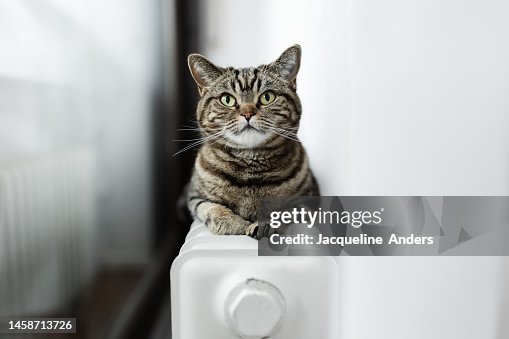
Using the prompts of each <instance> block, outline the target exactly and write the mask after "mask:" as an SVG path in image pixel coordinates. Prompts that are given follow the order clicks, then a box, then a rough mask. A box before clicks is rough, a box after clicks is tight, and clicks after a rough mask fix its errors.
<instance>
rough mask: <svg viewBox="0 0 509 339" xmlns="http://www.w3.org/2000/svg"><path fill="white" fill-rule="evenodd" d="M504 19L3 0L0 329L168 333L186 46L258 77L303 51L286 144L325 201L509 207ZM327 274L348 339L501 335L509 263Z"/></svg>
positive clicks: (428, 4) (417, 263) (493, 0)
mask: <svg viewBox="0 0 509 339" xmlns="http://www.w3.org/2000/svg"><path fill="white" fill-rule="evenodd" d="M508 14H509V4H508V3H507V2H504V1H500V0H488V1H483V2H481V1H475V0H467V1H460V0H448V1H439V0H431V1H417V0H410V1H399V0H383V1H368V0H357V1H348V0H341V1H333V0H321V1H305V0H303V1H291V0H277V1H276V0H272V1H270V0H261V1H253V0H242V1H238V0H186V1H184V0H179V1H177V0H166V1H163V0H123V1H120V0H102V1H98V0H88V1H83V0H72V1H69V0H66V1H64V0H16V1H12V0H0V316H60V317H77V318H78V331H79V334H77V335H73V337H79V338H169V337H171V334H170V327H171V324H170V311H169V282H168V272H169V267H170V264H171V261H172V259H173V258H174V257H175V256H176V255H177V253H178V250H179V248H180V246H181V244H182V242H183V237H184V236H185V234H186V232H187V230H188V228H189V225H183V224H180V223H179V221H178V218H177V217H176V213H175V203H176V200H177V198H178V196H179V194H180V191H181V189H182V187H183V185H184V184H185V183H186V181H187V179H188V177H189V175H190V171H191V166H192V162H193V158H194V154H195V153H194V151H192V150H191V151H187V152H184V153H182V154H179V155H178V156H176V157H172V155H173V154H174V153H175V152H177V151H178V150H179V149H181V148H182V147H184V146H185V145H187V143H185V142H177V141H174V140H179V139H191V138H193V137H195V135H193V134H191V133H188V132H187V131H185V130H182V129H186V128H189V127H193V126H194V125H195V123H194V121H193V120H194V109H195V105H196V100H197V91H196V88H195V85H194V82H193V80H192V78H191V77H190V76H189V74H188V69H187V65H186V57H187V55H188V54H189V53H191V52H200V53H202V54H204V55H206V56H207V57H208V58H209V59H211V60H212V61H214V62H216V63H217V64H218V65H221V66H230V65H235V66H256V65H259V64H261V63H267V62H270V61H272V60H273V59H275V58H276V57H277V56H278V55H279V54H280V53H281V52H282V51H283V50H284V49H285V48H286V47H288V46H290V45H292V44H294V43H299V44H300V45H301V46H302V48H303V60H302V65H301V71H300V73H299V77H298V88H299V94H300V97H301V99H302V103H303V108H304V114H303V118H302V127H301V131H300V132H299V135H300V137H301V139H302V141H303V143H304V145H305V146H306V148H307V150H308V153H309V156H310V159H311V164H312V167H313V168H314V171H315V172H316V174H317V177H318V180H319V182H320V185H321V188H322V193H323V194H324V195H508V194H509V176H508V173H509V133H508V128H509V114H508V113H509V96H508V95H507V93H509V36H508V35H507V31H508V30H509V24H508V23H507V20H506V18H507V15H508ZM338 265H340V268H341V270H342V271H341V272H342V273H343V274H342V276H343V277H344V278H343V280H342V286H341V289H342V291H345V292H344V294H343V295H342V297H343V299H342V301H341V310H342V318H341V319H340V320H338V322H341V323H342V326H341V328H342V329H341V331H342V335H343V336H344V337H345V338H376V337H380V331H382V332H384V331H385V332H386V333H393V337H398V336H397V335H398V333H399V334H400V335H401V336H403V335H404V334H405V333H406V334H408V333H413V332H415V329H416V328H422V330H421V331H420V332H419V333H413V334H412V337H413V338H423V339H424V338H429V337H436V338H479V337H480V338H488V339H491V338H493V339H495V338H496V339H500V338H509V327H508V326H507V323H509V322H507V321H505V320H507V319H508V318H509V301H508V300H509V293H507V291H508V290H509V289H507V284H508V282H509V269H508V268H509V264H508V263H507V260H506V259H505V258H496V257H488V258H447V259H444V258H341V260H338ZM204 288H205V287H204ZM353 296H357V297H353ZM365 322H370V323H371V324H373V325H372V326H365ZM403 325H404V326H403ZM0 336H1V335H0ZM20 337H21V336H19V335H17V336H16V338H20ZM383 337H386V336H383Z"/></svg>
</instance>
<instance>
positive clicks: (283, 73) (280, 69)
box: [269, 45, 302, 83]
mask: <svg viewBox="0 0 509 339" xmlns="http://www.w3.org/2000/svg"><path fill="white" fill-rule="evenodd" d="M301 54H302V49H301V48H300V46H299V45H293V46H291V47H289V48H287V49H286V50H285V51H284V52H283V54H281V55H280V56H279V58H278V59H277V60H276V61H274V62H272V63H271V64H270V65H269V69H270V70H271V71H272V72H274V73H276V74H278V75H279V76H280V77H281V78H283V79H284V80H286V81H288V82H292V83H295V79H296V78H297V73H299V68H300V57H301Z"/></svg>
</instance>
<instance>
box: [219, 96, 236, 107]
mask: <svg viewBox="0 0 509 339" xmlns="http://www.w3.org/2000/svg"><path fill="white" fill-rule="evenodd" d="M221 103H222V104H223V105H225V106H226V107H233V106H234V105H235V98H234V97H233V96H232V95H230V94H223V95H222V96H221Z"/></svg>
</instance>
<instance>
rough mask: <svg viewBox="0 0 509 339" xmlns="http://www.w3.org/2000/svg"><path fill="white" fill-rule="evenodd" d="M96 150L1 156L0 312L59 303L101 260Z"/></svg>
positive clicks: (35, 310) (39, 309)
mask: <svg viewBox="0 0 509 339" xmlns="http://www.w3.org/2000/svg"><path fill="white" fill-rule="evenodd" d="M92 165H93V164H92V156H91V154H90V153H89V152H86V151H75V152H69V153H65V154H59V155H52V156H46V157H40V158H37V159H27V160H22V161H11V162H5V163H0V300H1V302H0V316H2V315H4V316H6V315H9V316H14V315H44V314H48V313H51V312H55V311H58V310H59V309H60V308H61V307H62V306H65V305H66V304H67V303H68V302H69V301H70V300H71V299H72V298H73V297H76V296H77V293H78V292H79V290H80V288H81V287H82V286H83V285H84V284H85V283H87V281H88V280H89V279H90V278H91V276H92V274H93V270H94V266H95V259H94V255H93V254H94V252H93V244H94V241H93V240H94V224H95V216H94V206H93V199H94V190H93V184H94V181H93V175H92V174H93V170H92V169H93V166H92Z"/></svg>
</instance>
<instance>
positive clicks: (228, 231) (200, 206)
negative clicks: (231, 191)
mask: <svg viewBox="0 0 509 339" xmlns="http://www.w3.org/2000/svg"><path fill="white" fill-rule="evenodd" d="M189 209H190V211H191V214H192V215H193V216H194V217H195V218H197V219H198V220H200V221H202V222H204V223H205V225H207V227H208V229H209V230H210V231H211V232H212V233H215V234H220V235H249V236H251V237H254V236H256V234H257V231H258V224H257V223H252V222H251V221H248V220H245V219H244V218H242V217H241V216H239V215H237V214H235V213H234V212H233V211H232V210H231V209H229V208H228V207H225V206H223V205H220V204H216V203H213V202H210V201H207V200H205V199H198V198H197V199H191V200H190V201H189Z"/></svg>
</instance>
